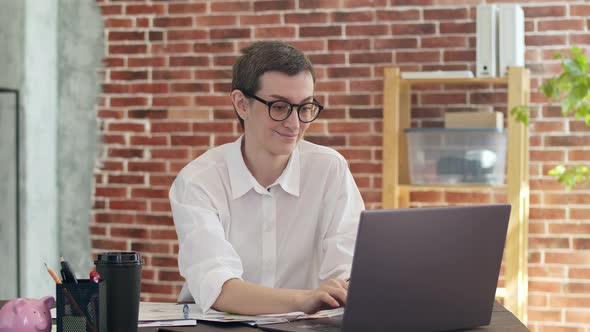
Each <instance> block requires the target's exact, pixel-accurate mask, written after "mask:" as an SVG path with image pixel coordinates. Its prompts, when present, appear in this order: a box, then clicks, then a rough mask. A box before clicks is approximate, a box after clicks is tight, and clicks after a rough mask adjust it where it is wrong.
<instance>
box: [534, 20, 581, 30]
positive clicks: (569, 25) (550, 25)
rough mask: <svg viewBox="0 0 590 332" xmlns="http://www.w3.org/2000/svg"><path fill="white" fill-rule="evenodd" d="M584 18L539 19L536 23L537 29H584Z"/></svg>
mask: <svg viewBox="0 0 590 332" xmlns="http://www.w3.org/2000/svg"><path fill="white" fill-rule="evenodd" d="M584 25H585V21H584V20H550V21H539V22H538V23H537V31H539V32H541V31H552V30H584Z"/></svg>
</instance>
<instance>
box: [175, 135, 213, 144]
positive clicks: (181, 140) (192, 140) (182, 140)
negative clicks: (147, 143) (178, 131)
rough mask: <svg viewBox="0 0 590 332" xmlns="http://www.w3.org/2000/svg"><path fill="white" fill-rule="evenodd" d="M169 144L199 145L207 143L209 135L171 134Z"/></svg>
mask: <svg viewBox="0 0 590 332" xmlns="http://www.w3.org/2000/svg"><path fill="white" fill-rule="evenodd" d="M170 138H171V144H172V145H188V146H199V145H205V146H208V145H209V138H210V136H208V135H206V136H197V135H193V136H180V135H172V136H171V137H170Z"/></svg>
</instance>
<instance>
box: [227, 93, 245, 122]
mask: <svg viewBox="0 0 590 332" xmlns="http://www.w3.org/2000/svg"><path fill="white" fill-rule="evenodd" d="M231 101H232V104H233V105H234V108H235V110H236V112H237V113H238V115H239V116H240V118H242V120H246V119H247V118H248V105H249V103H248V99H247V98H246V96H244V94H243V93H242V91H240V90H234V91H232V92H231Z"/></svg>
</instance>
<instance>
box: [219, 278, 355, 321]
mask: <svg viewBox="0 0 590 332" xmlns="http://www.w3.org/2000/svg"><path fill="white" fill-rule="evenodd" d="M347 290H348V283H347V282H345V281H344V280H338V279H332V280H329V281H327V282H326V283H324V284H323V285H322V286H320V287H319V288H318V289H314V290H298V289H297V290H296V289H281V288H269V287H264V286H259V285H256V284H252V283H249V282H245V281H243V280H240V279H230V280H228V281H226V282H225V284H224V285H223V288H222V291H221V294H220V295H219V297H218V298H217V300H216V301H215V303H214V304H213V308H214V309H215V310H218V311H225V312H232V313H239V314H243V315H260V314H275V313H285V312H292V311H303V312H305V313H315V312H317V311H319V310H321V309H331V308H338V307H339V306H340V305H343V304H345V303H346V292H347Z"/></svg>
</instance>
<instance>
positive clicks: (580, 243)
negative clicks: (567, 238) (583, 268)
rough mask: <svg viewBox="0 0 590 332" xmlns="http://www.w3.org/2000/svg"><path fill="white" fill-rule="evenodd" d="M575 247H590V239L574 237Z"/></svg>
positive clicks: (582, 248)
mask: <svg viewBox="0 0 590 332" xmlns="http://www.w3.org/2000/svg"><path fill="white" fill-rule="evenodd" d="M574 249H576V250H588V249H590V239H574Z"/></svg>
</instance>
